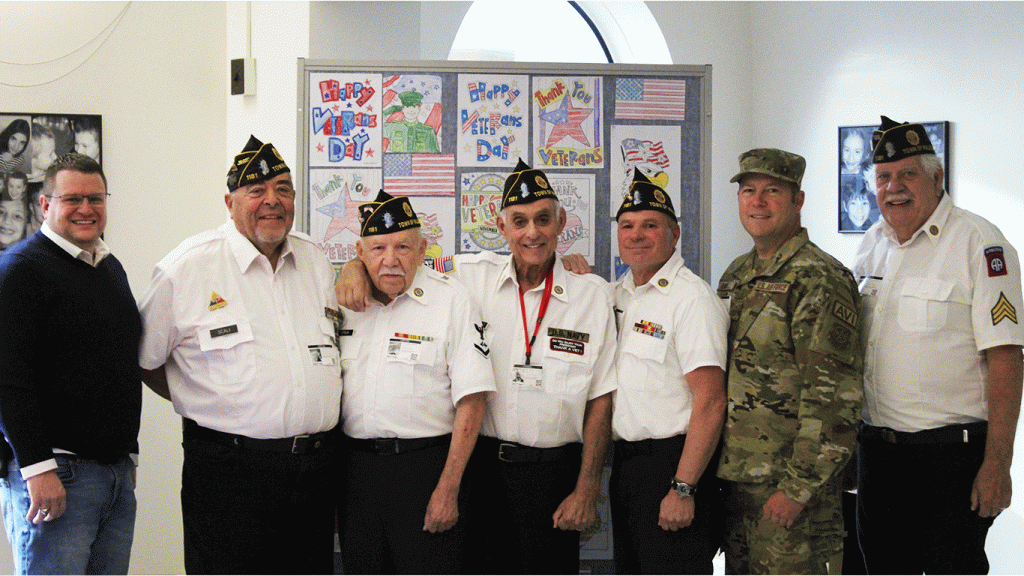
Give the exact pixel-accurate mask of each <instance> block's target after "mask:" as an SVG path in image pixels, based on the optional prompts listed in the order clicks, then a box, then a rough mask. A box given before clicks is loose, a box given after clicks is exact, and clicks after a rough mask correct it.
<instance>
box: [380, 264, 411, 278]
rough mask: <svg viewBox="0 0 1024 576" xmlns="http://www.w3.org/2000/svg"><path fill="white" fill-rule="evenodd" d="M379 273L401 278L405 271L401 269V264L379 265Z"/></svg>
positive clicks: (403, 276)
mask: <svg viewBox="0 0 1024 576" xmlns="http://www.w3.org/2000/svg"><path fill="white" fill-rule="evenodd" d="M380 275H381V276H401V277H402V278H405V271H404V270H402V267H401V266H381V267H380Z"/></svg>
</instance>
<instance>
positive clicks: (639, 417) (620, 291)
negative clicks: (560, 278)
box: [610, 172, 729, 574]
mask: <svg viewBox="0 0 1024 576" xmlns="http://www.w3.org/2000/svg"><path fill="white" fill-rule="evenodd" d="M616 221H617V224H618V240H619V253H620V254H621V256H622V261H623V262H625V263H626V264H628V265H629V273H627V274H626V275H625V276H624V277H623V278H622V280H620V281H619V283H618V284H616V285H615V312H616V316H617V319H618V322H619V342H618V353H617V354H616V360H615V367H616V371H617V373H618V383H619V388H618V390H616V391H615V405H614V409H613V412H612V433H613V438H614V439H615V448H614V449H615V457H614V458H613V464H612V478H611V489H610V496H611V507H612V529H613V530H614V534H613V536H614V538H613V541H614V545H615V570H616V572H617V573H619V574H710V573H711V572H712V564H711V562H712V559H713V558H714V556H715V553H716V552H717V551H718V545H719V539H720V536H721V527H722V525H721V514H722V510H721V497H720V495H719V489H718V485H717V481H716V479H715V469H716V467H715V464H714V463H715V461H717V457H715V456H714V454H715V448H716V446H717V445H718V439H719V437H720V435H721V432H722V425H723V424H724V422H725V406H726V395H725V365H726V340H727V336H728V331H729V315H728V312H727V311H726V309H725V305H724V304H723V303H722V301H721V299H720V298H718V295H717V294H716V293H715V292H714V291H713V290H712V289H711V287H710V286H709V285H708V284H707V282H705V281H703V280H701V279H700V277H698V276H697V275H696V274H694V273H693V272H691V271H690V270H688V269H687V268H686V267H685V266H684V265H683V259H682V258H681V257H680V256H679V254H678V252H677V251H676V245H677V244H678V243H679V235H680V230H679V224H678V222H677V221H676V215H675V210H674V208H673V207H672V200H671V198H669V196H668V195H667V194H666V193H665V191H664V190H662V189H661V188H659V187H658V186H657V185H655V184H653V183H652V182H650V181H649V180H648V179H647V178H645V177H644V176H643V174H641V173H639V172H637V174H636V176H635V177H634V181H633V183H632V184H631V186H630V189H629V193H628V194H627V196H626V197H625V198H624V199H623V202H622V205H621V206H620V207H619V210H618V213H617V214H616Z"/></svg>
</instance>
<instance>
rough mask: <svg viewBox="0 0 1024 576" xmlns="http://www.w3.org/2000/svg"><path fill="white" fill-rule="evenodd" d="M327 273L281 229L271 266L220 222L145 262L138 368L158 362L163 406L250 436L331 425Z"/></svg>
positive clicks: (323, 263)
mask: <svg viewBox="0 0 1024 576" xmlns="http://www.w3.org/2000/svg"><path fill="white" fill-rule="evenodd" d="M334 276H335V274H334V269H333V268H332V267H331V264H330V262H329V261H328V260H327V257H326V256H324V254H323V252H322V251H320V250H319V249H318V248H317V246H316V245H315V244H314V243H313V242H312V241H311V240H310V239H309V237H308V236H306V235H304V234H300V233H297V232H291V233H289V234H288V236H287V237H286V238H285V240H284V246H283V248H282V252H281V256H280V257H279V259H278V262H277V269H276V270H274V269H273V268H271V265H270V261H269V260H268V259H267V257H266V256H264V255H263V254H261V253H260V252H259V251H258V250H257V249H256V247H255V246H253V244H252V243H251V242H249V240H248V239H246V238H245V237H244V236H242V235H241V234H240V233H239V232H238V231H237V230H236V229H235V226H234V223H233V222H231V221H229V222H226V223H225V224H224V225H222V226H221V227H219V228H217V229H216V230H211V231H208V232H204V233H202V234H199V235H197V236H193V237H192V238H189V239H187V240H185V241H184V242H182V243H181V245H179V246H178V247H177V248H175V249H174V250H173V251H172V252H171V253H170V254H168V255H167V256H166V257H164V259H163V260H161V261H160V263H158V264H157V265H156V269H155V270H154V272H153V281H152V283H151V285H150V287H149V290H148V291H147V292H146V295H145V296H144V297H143V298H142V303H141V306H140V309H141V312H142V326H143V337H142V346H141V350H140V354H139V357H140V359H139V363H140V365H141V366H142V368H144V369H147V370H152V369H155V368H158V367H160V366H161V365H163V364H166V367H167V381H168V384H169V387H170V392H171V400H172V401H173V403H174V409H175V411H176V412H177V413H178V414H180V415H182V416H183V417H185V418H190V419H192V420H195V421H196V422H197V423H198V424H199V425H200V426H204V427H206V428H211V429H213V430H219V431H221V432H227V433H231V434H241V435H244V436H249V437H251V438H287V437H290V436H296V435H300V434H310V433H315V432H324V431H327V430H330V429H332V428H334V427H335V425H337V423H338V415H339V412H340V410H341V366H340V361H339V356H338V348H337V338H336V336H335V325H334V318H335V317H336V316H337V314H338V305H337V300H336V298H335V296H334Z"/></svg>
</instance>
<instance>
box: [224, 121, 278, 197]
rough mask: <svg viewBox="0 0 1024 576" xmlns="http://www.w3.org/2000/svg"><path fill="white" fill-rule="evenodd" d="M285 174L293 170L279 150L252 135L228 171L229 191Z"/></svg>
mask: <svg viewBox="0 0 1024 576" xmlns="http://www.w3.org/2000/svg"><path fill="white" fill-rule="evenodd" d="M285 172H291V170H290V169H289V168H288V165H287V164H285V162H284V158H281V153H280V152H278V151H277V148H274V145H273V144H271V143H270V142H267V143H266V144H264V143H263V142H260V141H259V140H257V139H256V137H255V136H253V135H252V134H250V135H249V141H248V142H246V143H245V148H242V151H241V152H239V153H238V155H236V156H235V160H234V162H232V163H231V168H230V169H228V191H229V192H234V191H235V190H238V189H239V188H241V187H242V186H250V185H252V184H256V183H257V182H262V181H264V180H269V179H271V178H274V177H276V176H278V175H280V174H284V173H285Z"/></svg>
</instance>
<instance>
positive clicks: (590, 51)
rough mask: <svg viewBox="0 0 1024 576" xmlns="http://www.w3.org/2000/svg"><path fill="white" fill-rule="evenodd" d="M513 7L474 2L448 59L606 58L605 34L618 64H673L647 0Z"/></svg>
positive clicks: (524, 1) (525, 1)
mask: <svg viewBox="0 0 1024 576" xmlns="http://www.w3.org/2000/svg"><path fill="white" fill-rule="evenodd" d="M574 5H575V6H574ZM514 6H515V7H514V8H512V7H511V5H509V4H506V3H502V2H491V1H477V2H473V5H472V6H470V8H469V11H468V12H467V13H466V17H465V18H463V20H462V25H461V26H460V27H459V32H458V33H457V34H456V35H455V41H454V42H452V48H451V50H450V51H449V53H448V59H449V60H496V61H513V62H584V63H604V62H608V57H607V56H606V55H605V50H604V48H603V47H602V45H601V41H600V39H603V40H604V42H605V44H606V45H607V48H608V51H609V53H610V54H611V56H612V60H613V61H614V62H616V63H624V64H671V63H672V57H671V56H670V55H669V53H668V45H667V44H666V43H665V37H664V36H663V35H662V33H661V28H660V27H659V26H658V23H657V22H656V21H655V20H654V16H653V15H652V14H651V11H650V10H649V9H648V8H647V6H646V5H645V4H644V3H643V2H551V1H550V0H520V1H519V2H516V3H515V5H514ZM577 7H578V8H579V9H580V10H582V11H583V12H584V13H585V14H586V17H587V18H589V20H590V22H588V21H587V18H584V16H583V15H582V14H581V13H580V12H579V11H578V10H577ZM496 24H500V25H498V26H496ZM591 24H593V26H594V27H593V28H591ZM595 30H596V33H595ZM496 31H498V32H497V33H496ZM598 34H600V39H599V36H598Z"/></svg>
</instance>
